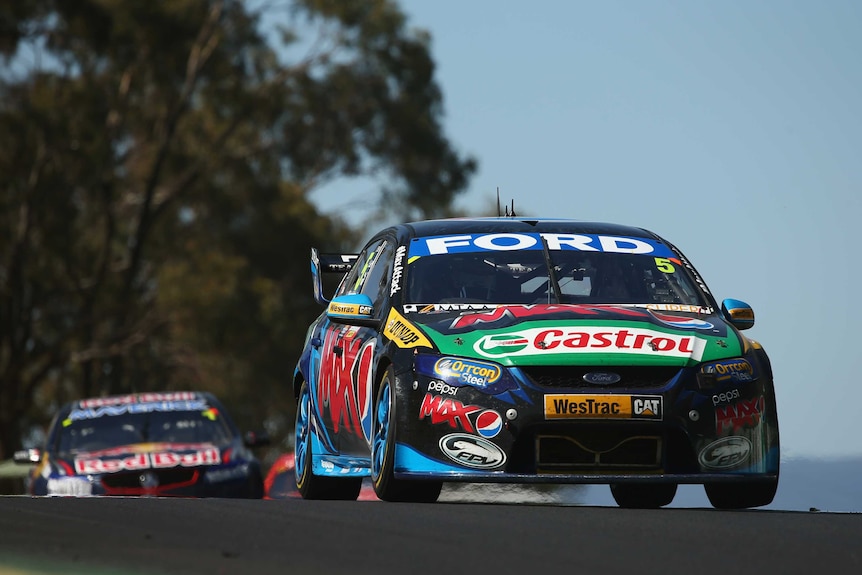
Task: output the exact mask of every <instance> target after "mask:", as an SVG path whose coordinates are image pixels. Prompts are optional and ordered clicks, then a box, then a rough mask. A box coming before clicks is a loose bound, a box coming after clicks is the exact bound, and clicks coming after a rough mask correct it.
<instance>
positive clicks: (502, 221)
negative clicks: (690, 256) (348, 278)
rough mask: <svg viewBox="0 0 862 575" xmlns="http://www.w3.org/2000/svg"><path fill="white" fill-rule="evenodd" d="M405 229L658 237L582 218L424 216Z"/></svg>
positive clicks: (415, 232) (422, 234) (437, 232)
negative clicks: (580, 219)
mask: <svg viewBox="0 0 862 575" xmlns="http://www.w3.org/2000/svg"><path fill="white" fill-rule="evenodd" d="M398 227H401V228H402V229H405V230H406V231H407V233H408V235H409V236H412V237H425V236H438V235H447V234H467V233H517V232H521V233H526V232H533V233H536V232H543V233H569V234H572V233H575V234H604V235H618V236H634V237H648V238H653V239H658V240H661V241H664V240H662V238H660V237H659V236H658V235H657V234H655V233H653V232H651V231H649V230H645V229H643V228H638V227H634V226H625V225H620V224H612V223H606V222H586V221H579V220H571V219H551V218H525V217H519V218H512V217H505V218H502V217H501V218H452V219H441V220H424V221H417V222H410V223H405V224H401V225H400V226H396V228H398Z"/></svg>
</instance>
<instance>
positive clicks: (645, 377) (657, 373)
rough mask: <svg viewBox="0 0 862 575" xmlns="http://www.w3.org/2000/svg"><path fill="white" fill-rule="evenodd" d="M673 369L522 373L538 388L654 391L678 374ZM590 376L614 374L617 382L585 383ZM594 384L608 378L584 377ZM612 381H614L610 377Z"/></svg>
mask: <svg viewBox="0 0 862 575" xmlns="http://www.w3.org/2000/svg"><path fill="white" fill-rule="evenodd" d="M680 369H681V368H680V367H675V366H651V365H639V366H630V365H626V366H612V365H564V366H561V365H553V366H544V365H543V366H525V367H522V368H521V370H522V371H523V372H524V373H525V374H526V375H527V377H529V378H530V381H532V382H533V383H535V384H536V385H539V386H541V387H548V388H553V389H560V388H589V389H597V388H603V389H614V388H633V387H634V388H654V387H662V386H663V385H665V384H666V383H667V382H668V381H670V380H671V379H673V378H674V377H675V376H676V374H677V373H679V371H680ZM591 373H601V374H616V375H619V376H620V379H619V381H615V382H613V383H610V384H608V383H604V382H602V383H588V382H587V381H585V380H584V376H585V375H587V374H591ZM587 379H592V380H594V381H599V380H603V379H604V380H607V379H608V378H589V377H588V378H587ZM611 379H615V378H611Z"/></svg>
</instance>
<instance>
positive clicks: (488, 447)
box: [439, 433, 506, 469]
mask: <svg viewBox="0 0 862 575" xmlns="http://www.w3.org/2000/svg"><path fill="white" fill-rule="evenodd" d="M439 446H440V451H442V452H443V455H445V456H446V457H448V458H449V459H451V460H452V461H454V462H455V463H459V464H461V465H464V466H466V467H472V468H473V469H494V468H497V467H500V466H502V465H503V464H504V463H506V454H505V453H504V452H503V450H502V449H500V448H499V447H497V446H496V445H495V444H494V443H491V442H490V441H488V440H487V439H483V438H481V437H476V436H475V435H467V434H465V433H450V434H449V435H446V436H444V437H443V438H441V439H440V443H439Z"/></svg>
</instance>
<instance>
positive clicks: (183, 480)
mask: <svg viewBox="0 0 862 575" xmlns="http://www.w3.org/2000/svg"><path fill="white" fill-rule="evenodd" d="M146 473H153V474H154V475H155V476H156V479H157V486H158V488H159V489H170V488H171V487H176V486H178V485H187V484H189V483H193V482H194V480H195V478H196V475H197V471H196V470H194V469H187V468H175V469H159V470H152V469H149V470H147V471H146ZM143 474H144V473H142V472H140V471H136V472H129V473H111V474H109V475H103V476H102V484H103V485H104V486H105V487H107V488H109V489H141V477H142V475H143Z"/></svg>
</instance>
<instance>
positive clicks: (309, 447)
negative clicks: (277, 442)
mask: <svg viewBox="0 0 862 575" xmlns="http://www.w3.org/2000/svg"><path fill="white" fill-rule="evenodd" d="M311 417H312V416H311V393H310V392H309V391H308V383H307V382H302V387H301V388H300V390H299V402H298V404H297V406H296V447H295V448H294V449H295V461H296V467H295V472H296V487H297V489H299V493H300V495H302V498H303V499H339V500H355V499H356V498H357V497H359V490H360V489H362V478H361V477H325V476H321V475H315V474H314V470H313V469H312V455H313V453H312V451H313V450H314V448H313V442H312V440H311Z"/></svg>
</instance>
